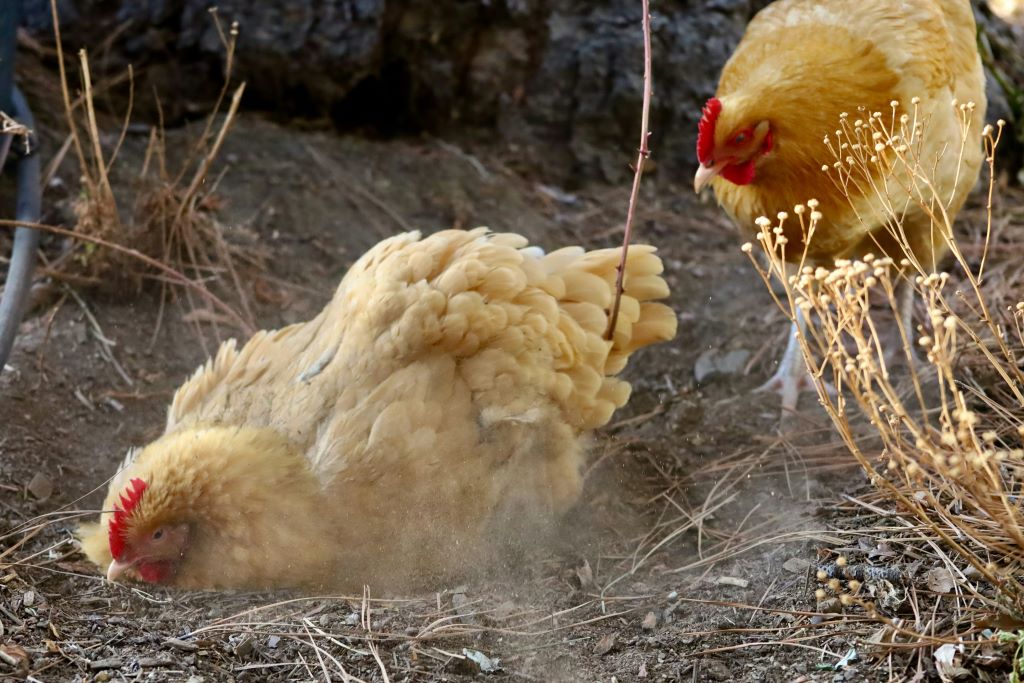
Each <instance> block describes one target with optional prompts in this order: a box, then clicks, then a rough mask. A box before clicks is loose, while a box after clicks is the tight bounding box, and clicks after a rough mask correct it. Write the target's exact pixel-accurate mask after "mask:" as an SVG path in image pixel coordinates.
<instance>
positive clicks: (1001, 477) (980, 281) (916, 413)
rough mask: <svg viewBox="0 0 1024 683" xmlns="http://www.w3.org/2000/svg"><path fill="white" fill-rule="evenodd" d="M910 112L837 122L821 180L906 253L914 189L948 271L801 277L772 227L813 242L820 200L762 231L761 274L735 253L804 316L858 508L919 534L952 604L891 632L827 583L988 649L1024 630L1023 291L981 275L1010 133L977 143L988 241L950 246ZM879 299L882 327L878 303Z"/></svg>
mask: <svg viewBox="0 0 1024 683" xmlns="http://www.w3.org/2000/svg"><path fill="white" fill-rule="evenodd" d="M954 106H957V105H956V103H954ZM916 110H917V107H916V104H915V106H914V107H913V109H912V112H911V113H910V114H908V115H904V116H900V115H898V113H897V111H898V110H897V107H896V105H895V103H894V106H893V111H892V113H891V115H890V114H888V113H884V114H883V113H881V112H879V113H870V114H869V113H864V114H863V115H862V117H861V119H858V120H856V121H853V120H851V119H850V118H847V117H845V116H844V118H843V119H842V120H841V121H840V131H838V135H837V136H836V137H834V138H832V139H831V140H829V141H828V142H829V147H830V149H831V150H832V152H833V154H834V156H835V163H834V164H833V165H832V166H828V167H825V168H823V171H824V172H827V173H828V174H829V176H830V178H831V179H832V180H833V182H834V183H836V186H837V187H839V188H841V189H842V190H843V191H844V193H845V194H846V196H847V197H852V196H854V195H855V194H856V193H858V192H870V193H873V194H874V195H875V196H876V197H877V198H878V199H879V200H880V204H881V206H882V207H883V211H884V214H885V215H884V216H882V217H881V219H882V220H881V223H882V224H883V225H884V228H885V229H886V230H888V231H889V233H890V234H892V235H893V236H894V237H895V238H896V239H897V240H898V241H899V243H900V244H902V245H904V248H905V249H906V244H907V241H906V236H905V234H904V231H903V215H904V213H905V210H906V206H903V205H899V204H897V203H895V202H894V201H892V199H891V197H893V196H903V193H909V196H910V197H911V200H910V201H912V202H914V203H916V204H917V205H918V206H919V207H920V208H921V209H922V210H923V211H924V212H925V213H926V214H927V215H928V216H930V218H931V224H932V229H933V230H935V231H937V232H938V234H939V235H941V237H942V240H943V241H944V242H945V243H946V244H947V245H948V247H949V250H950V252H951V254H952V262H953V263H952V268H951V269H950V271H949V272H941V273H931V272H928V271H927V270H926V269H925V268H924V267H923V265H922V264H920V263H918V262H917V261H916V260H915V259H913V258H909V259H907V258H905V259H901V260H900V261H899V262H898V263H897V262H894V260H893V259H891V258H881V257H872V256H870V255H867V256H865V257H864V258H863V259H862V260H850V261H846V260H840V261H837V262H836V264H835V267H834V268H831V269H827V268H820V267H819V268H811V267H804V266H802V259H801V258H800V256H801V255H800V254H795V255H794V254H787V253H786V246H787V241H786V239H785V237H783V236H782V230H781V227H782V225H783V224H784V223H786V222H787V221H791V220H796V221H798V222H799V224H800V227H801V230H802V231H803V232H804V234H805V235H806V236H807V237H808V239H810V238H812V236H813V234H814V232H815V229H816V227H817V225H818V224H819V222H820V220H821V219H822V216H821V214H820V213H819V212H818V211H817V210H816V208H817V203H816V202H814V201H813V200H811V201H809V202H808V203H807V205H806V206H798V207H795V209H794V214H795V218H790V217H789V216H787V215H786V214H780V215H779V216H778V217H777V220H776V221H772V220H770V219H768V218H762V219H760V220H759V221H758V225H759V226H760V228H761V231H760V233H759V234H758V242H759V244H760V246H761V248H762V251H763V252H764V253H765V254H766V255H767V257H768V258H767V263H768V265H767V266H766V267H762V266H760V265H759V264H758V260H757V259H756V258H753V253H752V252H753V247H752V245H745V246H744V250H745V251H747V252H748V254H751V256H752V261H753V262H754V263H755V266H757V267H758V270H759V272H760V273H761V275H762V277H763V278H764V280H765V282H766V284H769V283H770V280H771V278H773V277H776V278H778V279H779V280H781V281H782V283H783V285H784V288H785V292H786V295H787V296H786V298H785V300H782V299H777V302H778V303H779V305H780V307H781V308H782V309H783V310H784V312H785V313H786V314H787V315H788V316H789V317H790V318H791V319H795V318H796V315H797V310H798V308H799V309H801V310H802V312H803V314H804V315H805V317H806V318H807V319H808V321H809V325H808V330H807V333H806V334H804V335H802V337H801V339H800V343H801V347H802V350H803V353H804V357H805V359H806V361H807V363H808V365H809V367H810V368H811V369H812V375H813V377H814V380H815V384H816V386H817V389H818V396H819V399H820V402H821V404H822V405H823V406H824V408H825V410H826V412H827V413H828V415H829V417H830V418H831V420H832V422H833V424H834V426H835V428H836V429H837V431H838V433H839V434H840V435H841V437H842V439H843V442H844V443H845V445H846V446H847V448H848V449H849V451H850V452H851V453H852V454H853V456H854V457H855V458H856V460H857V462H858V463H859V464H860V465H861V467H862V468H863V469H864V471H865V472H866V473H867V475H868V477H869V479H870V481H871V483H872V485H873V487H874V488H875V489H876V491H877V496H876V500H874V501H872V502H865V501H858V503H859V504H861V505H863V506H866V508H867V509H868V510H871V511H873V512H874V513H876V514H878V515H879V516H882V515H892V514H895V515H896V516H897V518H898V519H899V520H901V523H902V524H904V525H905V526H906V527H907V528H908V529H913V530H915V533H916V534H917V535H918V536H919V539H918V546H919V551H922V552H923V553H924V555H926V556H927V558H928V559H929V560H930V561H934V562H937V563H938V564H939V565H940V566H941V567H944V569H945V571H947V572H948V576H949V578H950V582H949V584H948V586H945V588H948V590H947V591H938V592H939V593H947V594H946V595H940V596H938V597H939V598H940V599H941V598H946V599H945V600H943V601H942V604H941V606H940V603H939V601H936V602H935V603H934V605H933V609H935V610H940V609H941V610H942V611H945V612H947V613H948V615H949V616H951V617H952V618H951V619H948V620H946V621H945V622H944V623H942V624H938V623H937V622H936V620H934V619H932V620H929V619H927V618H921V616H922V615H921V613H920V612H919V611H916V612H915V614H916V616H917V617H918V618H915V619H914V620H913V621H912V622H911V623H903V622H899V623H898V622H897V620H894V619H892V618H890V617H888V616H886V611H887V610H885V609H884V608H883V607H881V606H880V605H879V604H878V603H877V602H876V600H875V599H874V598H872V597H870V596H867V595H865V594H864V593H863V592H862V593H861V594H860V595H853V593H856V592H857V590H858V589H859V588H860V586H859V584H858V583H857V582H851V583H850V584H849V585H848V586H847V587H846V588H845V589H844V588H843V587H842V586H841V585H839V582H838V581H837V580H836V579H834V578H833V579H831V582H832V583H833V584H834V585H833V586H832V588H833V589H837V590H839V591H840V592H842V591H843V590H847V591H849V592H846V593H843V595H844V596H845V597H844V598H843V599H844V600H845V601H846V603H849V604H853V603H854V602H856V603H859V604H861V605H862V606H863V607H865V608H866V610H867V612H868V614H869V615H871V616H872V617H875V618H878V619H881V620H882V621H884V622H886V623H887V624H888V625H889V626H890V628H891V629H892V630H893V633H897V634H899V635H900V636H901V639H902V640H904V641H906V640H908V639H909V640H910V641H914V642H917V643H924V644H932V645H937V644H939V643H942V642H949V643H953V642H955V641H956V639H963V640H966V641H968V642H971V643H973V644H974V645H975V646H976V647H982V646H990V645H991V643H992V642H993V638H992V634H991V633H989V632H985V631H984V630H983V628H982V626H981V625H982V624H983V623H984V622H986V620H991V619H992V618H993V616H992V615H1003V617H1005V618H1008V619H1009V623H1018V624H1020V623H1021V622H1022V620H1024V582H1022V578H1024V574H1022V571H1021V570H1022V566H1021V565H1022V562H1024V508H1022V498H1021V495H1022V493H1024V492H1022V490H1021V489H1022V482H1021V479H1022V474H1024V450H1022V448H1021V444H1022V437H1024V371H1022V366H1021V359H1022V350H1024V302H1021V301H1020V300H1019V298H1018V299H1017V300H1016V302H1014V303H1012V304H1010V303H1009V302H1011V301H1013V297H1015V296H1016V297H1019V296H1020V291H1019V289H1018V290H1017V291H1016V292H1015V293H1011V292H1008V291H1007V285H1008V284H1015V285H1016V286H1017V287H1019V285H1020V283H1019V280H1018V281H1017V282H1016V283H1014V282H1013V279H1012V277H1011V278H1009V279H1008V278H1006V277H999V278H995V279H994V283H990V281H989V279H988V271H987V268H988V266H989V251H990V246H992V245H993V244H995V243H996V242H997V240H996V239H994V237H993V235H994V232H993V231H994V225H995V224H994V221H993V209H992V207H993V199H994V194H995V183H996V181H995V173H994V164H995V152H996V148H997V146H998V144H999V137H1000V135H1001V134H1002V129H1003V126H1002V122H1000V123H999V124H998V126H996V127H992V126H987V127H986V128H985V130H984V133H983V137H984V145H985V151H986V161H987V166H988V176H989V185H988V201H987V209H986V211H985V220H984V230H982V231H980V235H979V244H978V245H977V246H974V247H973V248H971V249H966V248H964V247H962V245H961V244H960V243H958V240H957V239H955V238H954V230H953V217H952V216H951V215H950V213H949V212H948V211H947V207H948V202H949V194H950V192H949V188H945V189H943V188H940V187H939V183H938V181H937V179H936V177H935V175H934V169H935V168H936V166H937V160H936V159H933V158H925V154H924V153H923V152H922V145H921V140H922V137H923V134H924V129H925V128H926V126H924V125H923V123H922V122H921V121H919V120H918V117H917V114H916ZM958 113H959V116H960V120H961V132H962V140H961V144H960V146H959V148H957V147H956V145H955V144H954V145H951V148H950V149H947V151H946V153H950V154H957V153H959V154H960V155H961V158H962V154H963V150H964V149H965V146H966V145H968V144H979V143H980V141H978V140H973V139H969V137H968V135H967V131H968V130H969V128H970V123H971V118H972V115H973V105H959V106H958ZM794 256H795V257H796V258H794ZM786 261H789V262H795V263H796V264H797V265H798V268H799V270H798V272H797V273H796V274H795V275H788V274H787V271H786V270H785V262H786ZM789 272H790V273H791V272H792V270H790V271H789ZM1003 275H1004V276H1005V275H1006V273H1005V272H1004V273H1003ZM902 283H906V284H902ZM993 284H994V285H995V286H993ZM901 286H903V287H905V286H910V287H913V290H914V294H915V296H916V297H918V300H919V301H923V303H924V308H925V311H926V315H925V316H924V320H923V321H922V324H920V325H917V326H916V327H915V328H914V329H908V328H907V326H906V325H905V324H904V321H903V320H901V316H900V315H899V311H900V306H899V299H900V297H899V290H900V288H901ZM878 299H881V300H882V302H883V303H882V305H881V308H882V309H883V314H882V315H879V311H878V310H877V309H878V306H875V307H874V309H873V306H872V301H873V300H874V301H877V300H878ZM996 302H999V303H998V305H996ZM887 324H888V325H889V326H891V325H893V324H895V330H894V331H895V333H896V336H895V337H894V336H893V334H892V332H891V331H890V332H889V333H888V334H887V333H886V331H885V327H886V325H887ZM894 339H895V340H896V341H895V342H893V340H894ZM893 350H895V353H893V352H892V351H893ZM919 354H923V356H924V357H923V358H920V357H919ZM830 384H831V387H830V386H829V385H830ZM832 387H834V389H835V391H833V390H832ZM893 508H895V509H893ZM924 555H922V557H924ZM820 578H825V579H828V578H829V577H820ZM820 597H824V596H820ZM923 616H924V617H927V614H925V615H923ZM940 621H941V620H940ZM923 626H930V631H929V632H926V630H924V629H922V628H921V627H923ZM958 647H959V646H958ZM961 651H962V648H961V649H960V650H958V652H961Z"/></svg>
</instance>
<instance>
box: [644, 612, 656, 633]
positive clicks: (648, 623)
mask: <svg viewBox="0 0 1024 683" xmlns="http://www.w3.org/2000/svg"><path fill="white" fill-rule="evenodd" d="M657 627H658V615H657V614H655V613H654V612H648V613H647V616H645V617H644V620H643V623H642V624H640V628H642V629H643V630H645V631H653V630H654V629H656V628H657Z"/></svg>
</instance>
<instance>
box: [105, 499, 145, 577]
mask: <svg viewBox="0 0 1024 683" xmlns="http://www.w3.org/2000/svg"><path fill="white" fill-rule="evenodd" d="M146 486H147V484H146V482H144V481H142V480H141V479H132V480H131V481H130V482H129V485H128V490H127V491H125V492H124V493H122V494H121V505H120V507H118V504H117V503H114V516H113V517H111V518H110V526H109V527H108V532H107V537H108V539H109V541H110V554H111V555H113V556H114V559H115V560H120V559H121V555H122V554H123V553H124V532H125V526H126V525H127V524H128V520H129V518H131V516H132V513H133V512H134V511H135V506H136V505H138V504H139V501H140V500H142V494H143V492H144V491H145V490H146Z"/></svg>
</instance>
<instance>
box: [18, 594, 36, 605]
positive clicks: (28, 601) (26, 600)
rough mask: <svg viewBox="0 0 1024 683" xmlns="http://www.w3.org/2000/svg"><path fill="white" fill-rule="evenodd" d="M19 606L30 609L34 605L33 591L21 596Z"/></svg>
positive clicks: (34, 595)
mask: <svg viewBox="0 0 1024 683" xmlns="http://www.w3.org/2000/svg"><path fill="white" fill-rule="evenodd" d="M21 604H22V605H24V606H25V607H31V606H32V605H34V604H36V594H35V592H34V591H25V594H24V595H22V596H21Z"/></svg>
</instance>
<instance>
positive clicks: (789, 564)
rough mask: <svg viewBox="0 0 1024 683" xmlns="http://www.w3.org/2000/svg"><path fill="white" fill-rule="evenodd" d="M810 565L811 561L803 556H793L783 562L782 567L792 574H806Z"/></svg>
mask: <svg viewBox="0 0 1024 683" xmlns="http://www.w3.org/2000/svg"><path fill="white" fill-rule="evenodd" d="M809 566H811V563H810V562H809V561H808V560H805V559H804V558H802V557H791V558H789V559H788V560H786V561H785V562H784V563H783V564H782V568H783V569H785V570H786V571H787V572H790V573H791V574H804V573H806V572H807V568H808V567H809Z"/></svg>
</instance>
